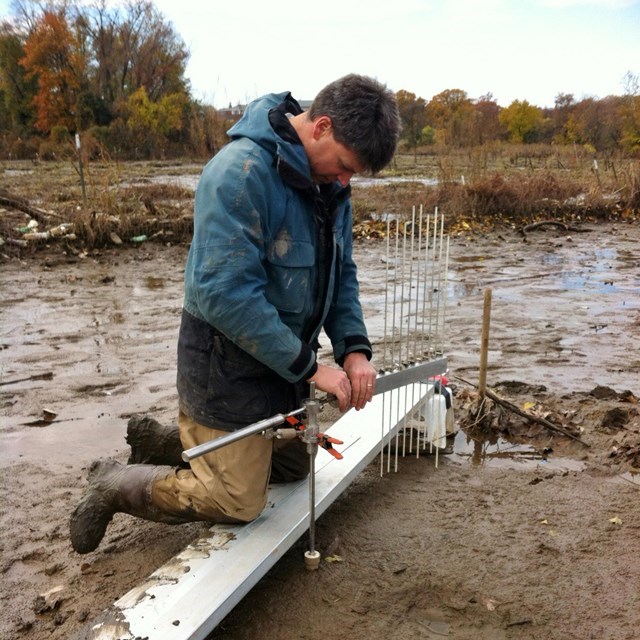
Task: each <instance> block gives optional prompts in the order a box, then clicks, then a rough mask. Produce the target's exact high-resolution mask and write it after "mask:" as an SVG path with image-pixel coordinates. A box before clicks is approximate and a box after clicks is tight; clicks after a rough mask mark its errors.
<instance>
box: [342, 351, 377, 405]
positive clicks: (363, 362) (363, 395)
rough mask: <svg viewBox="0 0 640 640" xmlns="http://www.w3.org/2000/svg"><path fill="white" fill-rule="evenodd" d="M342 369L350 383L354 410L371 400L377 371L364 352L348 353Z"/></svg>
mask: <svg viewBox="0 0 640 640" xmlns="http://www.w3.org/2000/svg"><path fill="white" fill-rule="evenodd" d="M343 369H344V371H345V373H346V374H347V376H348V377H349V382H350V383H351V406H352V407H355V409H356V411H360V409H363V408H364V406H365V405H366V404H367V402H371V398H373V393H374V391H375V388H376V377H377V373H376V370H375V368H374V366H373V365H372V364H371V363H370V362H369V360H367V356H365V355H364V353H358V352H354V353H350V354H348V355H347V356H345V359H344V364H343Z"/></svg>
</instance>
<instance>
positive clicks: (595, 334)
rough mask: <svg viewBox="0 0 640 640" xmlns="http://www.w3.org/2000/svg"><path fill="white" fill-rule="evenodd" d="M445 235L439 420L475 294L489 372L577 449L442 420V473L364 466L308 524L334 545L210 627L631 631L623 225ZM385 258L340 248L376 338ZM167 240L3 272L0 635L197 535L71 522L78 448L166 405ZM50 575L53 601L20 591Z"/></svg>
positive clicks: (47, 632)
mask: <svg viewBox="0 0 640 640" xmlns="http://www.w3.org/2000/svg"><path fill="white" fill-rule="evenodd" d="M450 247H451V248H450V260H449V267H450V268H449V274H448V278H447V287H448V296H447V315H446V326H447V331H446V340H445V351H446V355H447V356H448V357H449V364H450V369H451V373H452V374H453V376H454V386H455V388H456V406H457V408H458V418H459V419H460V420H462V419H463V418H465V417H466V416H467V414H466V412H465V410H464V407H466V406H467V404H468V393H469V391H470V389H471V387H469V386H468V385H466V384H465V383H464V382H462V381H461V380H459V379H456V377H457V378H463V379H465V380H469V381H472V382H474V381H477V368H478V359H479V346H480V326H481V315H482V311H481V310H482V297H483V295H482V294H483V290H484V288H485V287H491V289H492V292H493V310H492V322H491V336H490V352H489V375H488V381H489V384H490V385H491V386H492V387H493V388H495V389H496V390H497V391H498V392H499V393H500V394H501V395H502V396H504V397H505V398H507V399H509V400H510V401H512V402H513V403H514V404H516V405H517V406H518V407H526V408H527V410H529V411H533V412H535V413H536V415H539V416H543V417H546V418H547V419H549V420H551V421H553V422H554V423H555V424H558V425H560V426H562V428H564V429H567V430H568V431H570V432H571V433H573V434H575V435H576V436H577V437H578V438H579V439H581V440H583V441H584V442H585V443H586V444H588V445H590V446H584V445H582V444H580V443H579V442H577V441H575V440H571V439H569V438H566V437H561V436H558V435H553V434H552V433H551V432H549V431H547V430H546V429H544V428H543V427H541V426H540V425H538V424H532V423H528V422H526V421H525V420H523V419H521V418H516V417H514V415H513V414H511V413H510V412H509V411H508V410H504V411H503V415H502V417H501V418H500V416H497V415H496V419H495V421H494V422H495V424H496V425H497V426H498V427H499V429H500V430H501V431H500V432H499V433H497V432H494V433H491V434H484V435H477V434H476V436H477V438H478V439H477V440H475V441H474V440H472V439H471V438H470V437H469V436H467V435H466V434H465V433H461V435H459V436H458V438H457V440H456V450H455V453H453V454H451V455H450V456H447V457H445V458H441V460H440V464H439V465H438V468H436V467H435V464H434V461H433V459H431V458H420V459H417V460H416V459H414V458H407V459H405V460H404V461H403V462H402V463H401V465H400V469H399V471H398V473H395V474H390V475H388V476H385V477H383V478H380V477H379V476H378V474H377V467H376V466H375V465H374V467H373V468H371V469H369V470H368V471H367V472H366V473H365V474H363V475H362V477H361V478H360V479H359V480H358V481H357V482H356V483H355V484H354V485H353V486H352V487H351V488H350V489H349V490H348V491H347V492H346V493H345V494H344V495H343V496H342V497H341V498H340V499H339V500H338V501H337V503H336V504H335V505H334V506H333V507H332V508H331V509H330V510H329V511H328V512H327V513H326V514H324V515H323V517H322V518H321V520H320V522H319V528H318V532H317V536H318V540H319V546H320V549H321V550H322V551H324V552H327V551H331V552H332V553H334V554H338V555H340V557H341V558H342V559H343V561H342V562H335V563H332V564H329V563H324V564H323V566H322V568H321V570H320V571H318V572H317V573H316V574H313V575H309V574H308V573H307V572H306V571H304V569H303V568H302V564H301V562H300V554H301V551H302V548H303V546H304V545H302V546H300V547H299V548H294V549H292V551H291V552H290V553H288V554H287V555H286V556H285V557H284V558H283V559H282V561H281V562H279V563H278V565H277V566H276V567H275V568H274V569H273V570H272V571H271V572H270V573H269V575H268V576H267V577H266V578H265V579H264V580H263V581H261V582H260V584H259V585H258V586H257V587H256V588H255V589H254V590H253V591H252V593H251V594H250V595H249V597H247V598H246V599H245V601H244V602H243V603H241V604H240V605H239V606H238V607H237V608H236V610H234V612H232V614H231V615H230V616H229V617H228V618H227V619H226V620H225V621H224V622H223V623H222V624H221V625H220V626H219V627H218V629H217V630H216V631H215V632H214V634H213V636H212V638H215V639H218V638H220V639H222V638H229V639H234V640H236V639H237V640H240V639H245V638H255V637H256V636H258V635H260V636H261V637H267V638H278V639H287V638H308V639H310V640H311V639H316V638H323V640H330V639H333V638H335V639H338V638H342V637H344V635H345V634H348V635H349V636H350V638H351V639H352V640H365V639H366V640H369V639H370V638H402V639H405V638H441V637H451V638H460V639H467V638H468V639H471V638H473V639H474V640H476V639H479V638H487V639H494V638H495V639H500V638H508V639H518V640H519V639H525V638H536V639H539V638H549V639H557V640H561V639H562V640H565V639H568V638H575V639H576V640H578V639H579V640H584V639H586V638H597V639H598V640H601V639H607V638H611V639H613V638H615V639H616V640H619V639H625V638H627V639H629V640H630V639H632V638H636V637H637V635H638V632H637V630H638V629H639V628H640V560H639V558H640V499H639V498H640V494H639V491H640V484H639V483H638V477H637V476H636V475H635V474H636V473H637V472H638V471H639V470H640V418H639V416H638V406H637V400H636V398H637V397H638V396H640V375H639V373H640V349H639V346H640V344H639V341H640V338H639V336H640V229H639V228H638V227H637V225H636V226H632V225H618V226H613V225H609V224H603V225H597V226H592V227H589V228H586V227H585V228H583V229H581V231H580V232H571V233H570V236H568V235H567V233H566V232H564V231H560V230H558V229H556V228H546V229H539V230H536V231H535V232H532V233H530V234H528V237H527V241H526V242H525V241H524V240H523V238H522V236H521V235H519V234H518V233H516V232H514V231H512V230H505V231H504V232H495V233H492V234H491V235H489V236H483V237H477V236H474V237H459V238H452V239H451V245H450ZM384 252H385V247H384V243H383V242H380V241H376V242H362V243H359V244H358V246H357V259H358V264H359V267H360V272H359V273H360V278H361V282H362V294H363V301H364V306H365V310H366V314H367V318H368V322H369V325H370V327H371V333H372V338H373V340H374V342H380V341H381V340H382V326H383V323H382V320H381V310H380V305H379V296H380V291H381V286H382V283H381V277H382V276H381V264H383V262H382V261H381V260H382V259H383V258H384ZM185 256H186V247H185V246H171V247H167V246H162V245H153V244H149V243H146V244H142V245H141V246H139V247H138V248H137V249H128V250H124V249H120V250H104V251H99V252H95V253H92V254H91V255H88V256H87V257H84V258H83V257H77V256H75V257H74V256H65V255H63V254H62V253H60V252H57V251H55V250H53V251H51V252H49V253H47V254H39V255H36V256H32V257H30V258H27V259H25V260H24V261H21V260H18V259H15V258H13V259H10V260H8V261H5V262H4V264H2V267H1V270H0V283H1V286H2V291H3V304H2V307H1V310H0V313H1V317H0V320H1V327H2V329H1V331H2V338H1V356H0V359H1V366H2V386H0V401H1V402H2V415H3V418H2V428H1V432H0V437H1V438H2V445H1V448H0V459H1V464H2V469H3V482H2V487H1V489H0V492H1V493H0V496H1V504H2V514H1V521H0V535H1V541H2V542H1V544H2V567H1V569H2V587H0V589H1V598H2V611H1V613H0V637H1V638H3V639H5V638H6V639H7V640H9V639H11V640H14V639H17V640H20V639H22V638H29V639H33V640H41V639H44V638H53V639H62V638H69V637H70V636H71V635H72V634H73V633H74V632H75V631H77V630H78V629H80V628H82V626H83V625H84V624H86V623H87V622H88V621H89V620H90V619H92V618H93V617H94V616H95V615H97V614H98V613H99V612H100V611H101V610H102V609H103V608H104V607H106V606H107V605H108V604H110V603H111V602H113V601H114V600H115V599H116V598H117V597H118V596H119V595H121V594H123V593H124V592H126V591H127V590H128V589H129V588H131V587H133V586H134V585H135V584H137V583H138V582H139V581H140V580H141V579H142V578H144V577H145V576H146V575H148V574H149V573H151V572H152V571H153V570H154V569H155V568H157V567H158V566H159V565H160V564H161V563H162V562H164V561H165V560H167V559H168V558H169V557H171V556H172V555H173V554H175V553H176V552H177V551H178V550H180V549H181V548H182V547H183V546H184V545H186V544H187V543H188V542H189V541H191V540H192V539H193V538H194V537H196V536H197V535H198V534H199V533H201V532H202V531H204V530H205V527H204V525H200V524H193V525H186V526H180V527H169V526H166V525H160V524H154V523H145V522H140V521H137V520H135V519H133V518H130V517H129V516H124V515H118V516H116V518H115V519H114V522H113V523H112V525H111V526H110V528H109V530H108V533H107V536H106V538H105V540H104V542H103V544H102V545H101V546H100V548H99V549H98V550H97V551H96V552H94V553H92V554H88V555H87V556H79V555H77V554H75V553H74V552H73V551H72V550H71V548H70V544H69V541H68V531H67V526H68V517H69V514H70V512H71V510H72V509H73V506H74V505H75V503H76V501H77V500H78V498H79V496H80V495H81V492H82V489H83V487H84V484H85V476H86V469H87V467H88V465H89V464H90V462H91V461H92V460H93V459H94V458H96V457H99V456H105V455H111V456H114V457H116V458H118V459H120V460H122V461H126V458H127V456H128V451H127V449H126V446H125V442H124V435H125V431H126V423H127V420H128V418H129V417H130V416H131V415H132V414H137V413H146V414H150V415H153V416H154V417H155V418H157V419H158V420H159V421H161V422H164V423H167V424H169V423H172V422H174V420H175V413H176V394H175V388H174V379H175V343H176V338H177V329H178V322H179V317H180V305H181V295H182V270H183V264H184V259H185ZM516 383H519V384H516ZM627 390H628V391H629V393H624V392H625V391H627ZM45 409H46V410H49V411H50V412H51V413H52V414H55V417H54V418H53V420H52V421H50V422H47V421H46V420H45V419H44V417H45V415H44V414H43V411H44V410H45ZM496 414H497V410H496ZM50 417H51V415H49V418H50ZM499 418H500V419H499ZM505 438H508V439H509V441H510V442H511V443H516V445H517V446H515V448H514V445H513V444H510V443H509V442H507V440H506V439H505ZM56 587H62V590H61V591H60V592H59V594H58V596H57V597H56V598H54V600H53V601H54V602H57V604H56V605H55V606H54V607H53V608H48V606H47V604H46V602H43V600H42V599H38V596H39V595H40V594H44V593H46V592H48V591H49V590H51V589H53V588H56Z"/></svg>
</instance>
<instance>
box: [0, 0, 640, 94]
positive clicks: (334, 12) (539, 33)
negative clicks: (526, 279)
mask: <svg viewBox="0 0 640 640" xmlns="http://www.w3.org/2000/svg"><path fill="white" fill-rule="evenodd" d="M9 2H10V0H0V15H7V14H8V13H9V10H8V6H9ZM154 3H155V5H156V6H157V7H158V9H159V10H160V11H161V12H162V13H163V15H164V16H165V17H166V18H167V19H168V20H169V21H171V22H172V23H173V25H174V27H175V29H176V31H177V32H178V33H179V34H180V36H181V37H182V38H183V40H184V41H185V43H186V45H187V47H188V49H189V50H190V52H191V58H190V60H189V63H188V66H187V77H188V78H189V80H190V82H191V89H192V93H193V95H194V97H196V98H198V99H201V100H203V101H205V102H208V103H213V104H215V105H216V106H218V107H220V106H226V105H228V104H229V103H232V104H236V103H238V102H240V103H245V102H247V101H249V100H251V99H252V98H255V97H257V96H259V95H262V94H264V93H267V92H270V91H284V90H290V91H291V92H292V93H293V95H294V96H295V97H296V98H299V99H311V98H313V96H314V95H315V94H316V93H317V91H318V90H319V89H320V88H322V87H323V86H324V85H325V84H326V83H328V82H330V81H331V80H334V79H335V78H338V77H340V76H342V75H344V74H346V73H350V72H355V73H363V74H367V75H372V76H375V77H377V78H378V79H379V80H381V81H382V82H384V83H386V84H387V85H388V86H389V87H390V88H391V89H392V90H394V91H398V90H399V89H406V90H407V91H411V92H413V93H415V94H416V95H418V96H420V97H422V98H425V99H426V100H429V99H430V98H431V97H433V96H434V95H436V94H437V93H440V92H441V91H444V90H445V89H462V90H464V91H466V92H467V95H468V96H469V97H470V98H478V97H480V96H481V95H484V94H487V93H492V94H493V97H494V99H495V100H496V101H497V102H498V104H500V105H501V106H508V105H509V104H510V103H511V102H512V101H513V100H528V101H529V102H530V103H532V104H535V105H537V106H540V107H545V106H553V103H554V99H555V97H556V95H557V94H558V93H572V94H573V95H574V97H575V98H576V99H577V100H579V99H581V98H583V97H587V96H593V97H597V98H602V97H604V96H606V95H610V94H615V95H622V94H623V93H624V92H625V86H624V83H623V78H624V76H625V74H626V73H627V72H628V71H631V72H632V73H633V74H634V75H635V76H640V0H361V1H359V2H356V1H355V0H320V1H317V2H314V1H312V0H295V1H294V0H242V1H236V2H233V1H231V0H154Z"/></svg>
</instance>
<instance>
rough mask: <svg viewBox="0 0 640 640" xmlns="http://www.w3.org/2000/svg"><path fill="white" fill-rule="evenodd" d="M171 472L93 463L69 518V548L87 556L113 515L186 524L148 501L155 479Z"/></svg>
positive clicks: (103, 461) (108, 461) (109, 462)
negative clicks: (71, 547)
mask: <svg viewBox="0 0 640 640" xmlns="http://www.w3.org/2000/svg"><path fill="white" fill-rule="evenodd" d="M172 470H173V469H172V467H157V466H153V465H144V464H136V465H123V464H121V463H120V462H118V461H117V460H113V459H111V458H105V459H100V460H95V461H94V462H92V463H91V467H90V468H89V475H88V481H89V486H88V487H87V489H86V491H85V494H84V496H83V497H82V499H81V500H80V502H79V503H78V505H77V506H76V508H75V509H74V511H73V513H72V515H71V522H70V534H71V545H72V546H73V548H74V549H75V551H77V552H78V553H89V552H91V551H93V550H94V549H96V548H97V546H98V545H99V544H100V541H101V540H102V538H103V537H104V534H105V531H106V530H107V525H108V524H109V522H111V518H112V517H113V515H114V514H115V513H120V512H121V513H128V514H131V515H133V516H138V517H139V518H144V519H145V520H153V521H155V522H165V523H168V524H180V523H183V522H189V521H190V519H188V518H185V519H181V518H178V517H176V516H171V515H168V514H164V513H162V512H160V511H159V510H158V508H157V507H155V506H154V505H153V503H152V502H151V487H152V485H153V482H154V480H155V479H156V478H158V477H164V476H166V475H167V474H168V473H170V472H171V471H172Z"/></svg>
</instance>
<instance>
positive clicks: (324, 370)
mask: <svg viewBox="0 0 640 640" xmlns="http://www.w3.org/2000/svg"><path fill="white" fill-rule="evenodd" d="M307 382H315V383H316V389H318V390H320V391H324V392H326V393H331V394H333V395H334V396H335V397H336V398H337V400H338V407H339V408H340V411H341V412H342V413H344V412H345V411H347V410H348V409H350V408H351V383H350V382H349V377H348V376H347V374H346V373H345V372H344V371H342V369H336V368H334V367H327V366H326V365H324V364H318V370H317V371H316V372H315V374H314V375H313V376H312V377H311V378H309V379H308V380H307Z"/></svg>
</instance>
